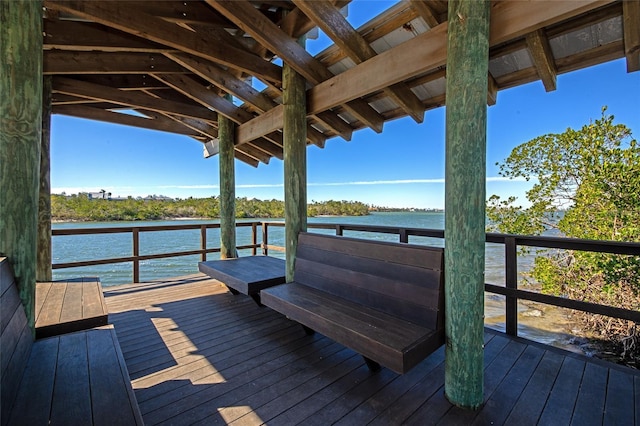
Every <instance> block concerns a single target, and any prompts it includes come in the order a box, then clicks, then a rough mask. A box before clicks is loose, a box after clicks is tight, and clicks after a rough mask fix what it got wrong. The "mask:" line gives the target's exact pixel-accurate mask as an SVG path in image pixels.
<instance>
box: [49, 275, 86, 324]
mask: <svg viewBox="0 0 640 426" xmlns="http://www.w3.org/2000/svg"><path fill="white" fill-rule="evenodd" d="M56 285H63V284H56ZM64 285H66V286H67V289H66V291H65V292H64V299H63V301H62V306H61V309H60V317H59V318H58V321H59V322H61V323H62V322H72V321H77V320H79V319H83V318H84V316H83V315H82V314H83V312H82V311H83V309H82V302H83V300H82V287H83V283H82V282H67V283H65V284H64ZM49 308H51V307H49Z"/></svg>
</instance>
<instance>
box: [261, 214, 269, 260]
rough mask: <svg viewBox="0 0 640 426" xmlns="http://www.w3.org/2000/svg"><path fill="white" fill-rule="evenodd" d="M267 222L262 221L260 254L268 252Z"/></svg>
mask: <svg viewBox="0 0 640 426" xmlns="http://www.w3.org/2000/svg"><path fill="white" fill-rule="evenodd" d="M268 245H269V224H268V223H267V222H262V254H263V255H265V256H266V255H268V254H269V247H268Z"/></svg>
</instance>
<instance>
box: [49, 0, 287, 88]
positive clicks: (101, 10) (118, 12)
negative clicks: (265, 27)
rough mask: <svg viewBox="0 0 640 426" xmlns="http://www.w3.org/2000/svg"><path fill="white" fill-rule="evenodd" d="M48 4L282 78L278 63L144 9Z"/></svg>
mask: <svg viewBox="0 0 640 426" xmlns="http://www.w3.org/2000/svg"><path fill="white" fill-rule="evenodd" d="M45 6H46V7H47V8H51V9H54V10H58V11H64V12H68V13H72V14H74V15H76V16H79V17H81V18H85V19H89V20H92V21H95V22H98V23H100V24H102V25H106V26H108V27H112V28H116V29H118V30H120V31H124V32H127V33H130V34H134V35H137V36H141V37H144V38H146V39H148V40H151V41H154V42H156V43H160V44H163V45H165V46H169V47H172V48H174V49H178V50H182V51H185V52H188V53H191V54H193V55H196V56H199V57H202V58H205V59H208V60H210V61H213V62H217V63H220V64H222V65H225V66H228V67H231V68H234V69H238V70H241V71H243V72H247V73H250V74H252V75H255V76H259V77H261V78H264V79H265V80H269V81H273V82H280V80H282V71H281V70H280V67H278V66H277V65H274V64H272V63H270V62H267V61H265V60H263V59H262V58H260V57H258V56H256V55H254V54H252V53H249V52H247V51H245V50H242V49H238V48H235V47H233V46H223V45H219V44H216V43H209V42H207V41H206V40H203V39H202V38H200V37H199V36H198V35H197V34H196V33H194V32H192V31H189V30H187V29H185V28H182V27H179V26H177V25H175V24H171V23H169V22H166V21H164V20H162V19H160V18H156V17H154V16H152V15H149V14H147V13H145V12H144V9H143V8H139V9H134V10H132V8H131V7H125V6H124V5H122V4H120V3H118V2H97V1H95V2H94V1H79V0H74V1H52V0H46V1H45Z"/></svg>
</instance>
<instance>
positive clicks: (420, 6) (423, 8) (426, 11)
mask: <svg viewBox="0 0 640 426" xmlns="http://www.w3.org/2000/svg"><path fill="white" fill-rule="evenodd" d="M409 3H411V7H413V8H414V9H415V11H416V12H418V15H420V17H421V18H422V19H423V20H424V22H426V23H427V25H428V26H429V28H433V27H436V26H438V25H440V23H441V22H440V20H439V19H438V16H437V14H436V12H435V11H434V10H433V9H432V8H431V6H430V5H429V2H428V1H426V0H409Z"/></svg>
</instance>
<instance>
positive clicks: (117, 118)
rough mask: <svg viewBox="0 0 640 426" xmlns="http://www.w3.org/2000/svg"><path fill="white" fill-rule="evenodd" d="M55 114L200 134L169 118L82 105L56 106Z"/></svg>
mask: <svg viewBox="0 0 640 426" xmlns="http://www.w3.org/2000/svg"><path fill="white" fill-rule="evenodd" d="M53 113H54V114H61V115H68V116H72V117H79V118H85V119H87V120H96V121H103V122H106V123H113V124H122V125H125V126H133V127H139V128H143V129H150V130H158V131H161V132H170V133H176V134H180V135H187V136H197V135H198V134H199V132H196V131H194V130H193V129H191V128H189V127H186V126H183V125H182V124H180V123H177V122H175V121H173V120H169V119H167V118H159V119H156V118H143V117H136V116H134V115H130V114H123V113H119V112H112V111H108V110H104V109H100V108H93V107H90V106H81V105H54V106H53Z"/></svg>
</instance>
